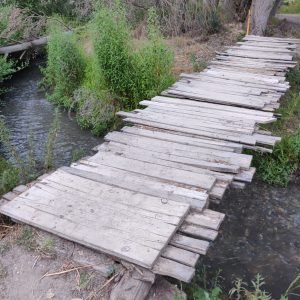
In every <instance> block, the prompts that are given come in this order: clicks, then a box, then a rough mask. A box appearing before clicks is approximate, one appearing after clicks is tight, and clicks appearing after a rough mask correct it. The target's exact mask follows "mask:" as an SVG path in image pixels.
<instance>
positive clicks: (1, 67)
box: [0, 56, 17, 95]
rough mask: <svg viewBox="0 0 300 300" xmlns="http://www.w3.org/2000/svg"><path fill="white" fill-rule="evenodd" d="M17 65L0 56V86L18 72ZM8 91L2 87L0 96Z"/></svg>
mask: <svg viewBox="0 0 300 300" xmlns="http://www.w3.org/2000/svg"><path fill="white" fill-rule="evenodd" d="M16 70H17V69H16V67H15V63H14V62H13V61H12V60H8V59H7V58H6V57H4V56H0V84H2V83H3V82H4V81H5V80H7V79H9V78H10V77H11V74H12V73H14V72H15V71H16ZM5 91H6V89H5V88H2V87H0V95H1V94H2V93H4V92H5Z"/></svg>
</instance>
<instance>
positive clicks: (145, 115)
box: [117, 110, 254, 135]
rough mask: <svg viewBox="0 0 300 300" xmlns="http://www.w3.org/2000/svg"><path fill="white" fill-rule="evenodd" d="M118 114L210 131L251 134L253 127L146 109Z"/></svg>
mask: <svg viewBox="0 0 300 300" xmlns="http://www.w3.org/2000/svg"><path fill="white" fill-rule="evenodd" d="M117 115H118V116H121V117H124V118H127V117H129V118H138V119H144V120H149V121H158V122H167V123H170V124H180V125H181V126H184V127H186V128H194V129H196V128H201V129H202V130H205V131H212V132H221V131H223V132H227V133H228V134H233V135H234V134H235V133H236V134H251V133H253V132H254V127H248V128H240V126H238V125H235V124H231V123H230V122H227V123H226V125H225V124H221V123H218V122H214V121H209V122H208V121H203V120H199V119H197V117H196V118H194V117H193V116H189V118H186V117H185V116H183V115H182V114H181V115H180V114H178V113H177V114H176V115H174V114H171V113H170V112H168V111H167V112H164V111H155V112H151V111H148V110H141V111H135V112H123V111H120V112H118V113H117Z"/></svg>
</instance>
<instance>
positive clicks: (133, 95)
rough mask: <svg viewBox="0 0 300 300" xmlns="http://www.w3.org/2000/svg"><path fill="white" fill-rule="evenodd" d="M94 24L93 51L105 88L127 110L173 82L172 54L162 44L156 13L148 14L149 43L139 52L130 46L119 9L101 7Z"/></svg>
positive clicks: (127, 31)
mask: <svg viewBox="0 0 300 300" xmlns="http://www.w3.org/2000/svg"><path fill="white" fill-rule="evenodd" d="M94 24H95V25H96V28H95V32H94V36H95V37H94V51H95V55H96V59H97V62H98V66H99V70H98V72H99V73H101V74H102V75H103V77H104V80H105V82H106V85H107V87H108V89H109V90H110V91H111V92H112V94H113V96H116V97H117V98H118V99H119V100H120V102H121V105H122V106H123V107H124V108H126V109H131V108H134V107H136V105H137V102H138V101H140V100H142V99H143V98H150V97H152V96H155V95H157V94H159V93H160V92H161V91H162V90H164V89H165V88H167V87H168V86H169V85H170V84H171V83H172V82H173V80H174V78H173V76H172V74H171V69H172V65H173V55H172V53H171V52H170V51H169V50H168V48H167V46H166V45H165V44H164V42H163V39H162V37H161V35H160V30H159V27H158V19H157V16H156V14H155V11H153V10H150V11H149V18H148V37H149V39H148V41H147V43H146V45H145V46H144V47H142V48H141V49H140V50H139V51H134V49H133V48H132V47H131V44H130V34H129V28H128V25H127V22H126V18H125V13H124V10H123V9H122V8H120V6H117V5H116V6H114V8H112V9H111V8H101V9H100V10H99V12H98V13H97V15H96V17H95V20H94Z"/></svg>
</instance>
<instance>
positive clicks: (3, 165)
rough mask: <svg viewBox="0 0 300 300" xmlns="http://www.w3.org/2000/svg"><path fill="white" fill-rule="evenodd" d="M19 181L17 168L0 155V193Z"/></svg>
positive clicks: (3, 192) (8, 189) (5, 191)
mask: <svg viewBox="0 0 300 300" xmlns="http://www.w3.org/2000/svg"><path fill="white" fill-rule="evenodd" d="M19 182H20V171H19V169H18V168H16V167H14V166H13V165H12V164H11V163H9V162H8V161H7V160H5V159H4V158H3V157H1V156H0V195H3V194H5V193H7V192H8V191H10V190H11V189H13V188H14V187H15V186H16V185H17V184H18V183H19Z"/></svg>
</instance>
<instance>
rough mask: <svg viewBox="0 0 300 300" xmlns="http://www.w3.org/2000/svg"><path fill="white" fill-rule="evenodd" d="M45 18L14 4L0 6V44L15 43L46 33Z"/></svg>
mask: <svg viewBox="0 0 300 300" xmlns="http://www.w3.org/2000/svg"><path fill="white" fill-rule="evenodd" d="M46 23H47V18H46V17H45V16H39V15H32V14H31V12H30V11H29V10H28V9H21V8H19V7H16V6H15V5H6V6H2V7H0V32H1V35H0V45H1V46H5V45H8V44H17V43H18V42H20V41H25V40H32V39H34V38H36V37H38V36H41V35H44V34H45V33H46Z"/></svg>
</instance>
